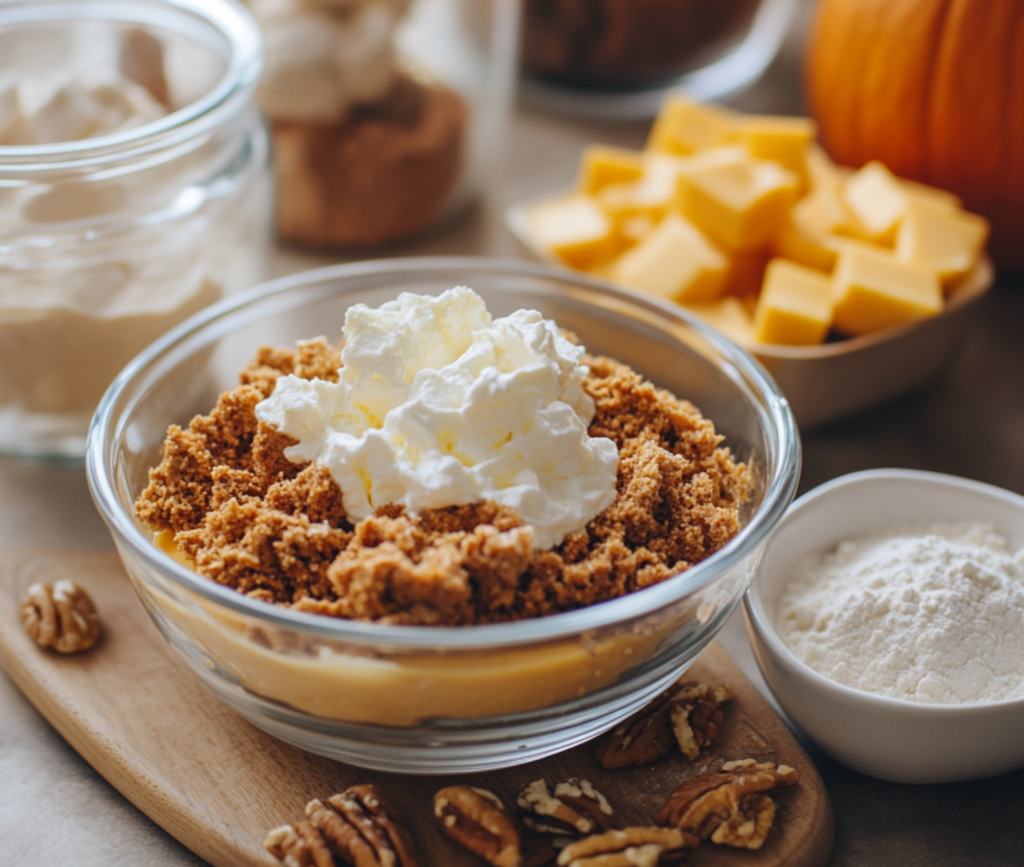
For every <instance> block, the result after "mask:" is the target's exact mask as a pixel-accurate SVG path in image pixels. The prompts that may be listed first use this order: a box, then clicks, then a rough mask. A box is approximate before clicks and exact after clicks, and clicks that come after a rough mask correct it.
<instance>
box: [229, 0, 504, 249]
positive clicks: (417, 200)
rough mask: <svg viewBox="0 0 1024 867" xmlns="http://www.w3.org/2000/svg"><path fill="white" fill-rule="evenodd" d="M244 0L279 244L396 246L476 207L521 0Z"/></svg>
mask: <svg viewBox="0 0 1024 867" xmlns="http://www.w3.org/2000/svg"><path fill="white" fill-rule="evenodd" d="M248 3H249V8H250V9H251V10H252V12H253V14H254V15H255V17H256V20H257V21H258V22H259V24H260V27H261V29H262V31H263V35H264V41H265V45H266V68H265V70H264V75H263V79H262V81H261V83H260V86H259V90H258V94H257V98H258V101H259V103H260V105H261V107H262V108H263V110H264V112H265V113H266V115H267V116H268V118H269V119H270V123H271V129H272V132H273V142H274V160H275V168H276V172H277V204H278V209H277V224H278V234H279V236H280V237H281V238H282V239H283V240H285V241H287V242H289V243H293V244H298V245H301V246H305V247H311V248H322V247H333V248H342V249H365V248H368V247H377V246H380V245H385V244H392V243H394V242H398V241H403V240H406V239H409V238H412V237H415V236H417V235H420V234H422V233H424V232H426V231H428V230H429V229H431V228H432V227H434V226H436V225H437V224H438V223H439V222H443V221H445V220H446V219H447V218H449V217H451V216H452V215H454V214H455V213H457V212H458V211H460V210H461V209H463V208H464V206H465V205H466V204H468V203H469V201H471V199H472V198H473V196H474V194H475V193H476V192H478V191H479V189H480V188H481V186H482V184H483V182H484V181H485V180H486V178H487V176H488V174H490V173H491V172H493V171H494V166H495V163H496V157H497V156H498V154H499V152H500V150H501V144H502V142H503V140H504V131H505V124H506V122H507V118H508V114H509V110H510V105H511V97H512V93H513V89H514V84H515V72H516V58H517V50H518V32H519V0H248Z"/></svg>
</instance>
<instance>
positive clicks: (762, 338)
mask: <svg viewBox="0 0 1024 867" xmlns="http://www.w3.org/2000/svg"><path fill="white" fill-rule="evenodd" d="M832 304H833V297H832V281H831V280H830V279H829V277H828V275H826V274H823V273H822V272H821V271H818V270H815V269H813V268H805V267H804V266H803V265H797V264H795V263H793V262H787V261H786V260H785V259H772V261H771V262H769V263H768V268H767V270H766V271H765V275H764V286H763V287H762V289H761V296H760V297H759V298H758V300H757V308H756V310H755V312H754V339H755V340H756V341H757V342H758V343H783V344H787V345H789V346H814V345H816V344H818V343H821V342H822V341H823V340H824V339H825V335H826V334H828V329H829V326H830V325H831V323H832Z"/></svg>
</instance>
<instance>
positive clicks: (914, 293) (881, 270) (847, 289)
mask: <svg viewBox="0 0 1024 867" xmlns="http://www.w3.org/2000/svg"><path fill="white" fill-rule="evenodd" d="M832 291H833V295H834V301H835V308H834V311H833V320H832V324H833V325H834V327H835V328H837V329H838V330H839V331H843V332H845V333H846V334H854V335H857V334H868V333H870V332H872V331H878V330H879V329H882V328H888V327H890V326H893V325H902V324H904V323H907V322H913V321H915V320H918V319H926V318H927V317H929V316H935V315H936V314H938V313H941V312H942V286H941V284H940V283H939V278H938V276H937V275H936V274H935V273H934V272H932V271H926V270H924V269H922V268H918V267H916V266H914V265H908V264H905V263H903V262H899V261H897V260H896V257H895V256H894V255H893V254H892V253H891V252H889V251H886V250H880V249H877V248H873V247H871V246H870V245H868V244H860V243H856V242H848V243H846V244H844V245H843V246H842V248H841V250H840V252H839V258H838V260H837V262H836V270H835V273H834V274H833V275H832Z"/></svg>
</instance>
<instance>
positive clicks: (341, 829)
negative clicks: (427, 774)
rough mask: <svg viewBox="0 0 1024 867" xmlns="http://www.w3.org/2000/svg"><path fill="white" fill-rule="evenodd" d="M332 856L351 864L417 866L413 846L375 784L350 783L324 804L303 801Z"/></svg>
mask: <svg viewBox="0 0 1024 867" xmlns="http://www.w3.org/2000/svg"><path fill="white" fill-rule="evenodd" d="M306 816H307V817H308V818H309V820H310V821H311V822H312V823H313V824H314V825H316V827H317V828H318V829H319V831H320V833H321V834H322V835H323V837H324V841H325V842H326V843H327V847H328V848H329V849H330V850H331V852H332V853H333V854H335V855H338V856H339V857H341V858H344V859H345V862H346V863H348V864H354V865H355V867H417V859H416V856H415V854H414V850H413V846H412V844H411V843H410V842H409V840H408V838H407V837H406V836H405V833H404V832H403V831H402V829H401V827H400V826H399V824H398V822H396V821H395V819H394V810H392V809H391V808H390V807H389V806H388V804H387V803H386V802H385V801H384V798H383V797H382V796H381V793H380V792H379V791H378V789H377V787H376V786H370V785H364V786H352V787H350V788H348V789H346V790H345V791H344V792H342V793H341V794H339V795H331V796H330V797H329V798H328V799H327V802H326V803H324V802H322V801H319V800H317V799H313V800H312V801H310V802H309V803H308V804H306Z"/></svg>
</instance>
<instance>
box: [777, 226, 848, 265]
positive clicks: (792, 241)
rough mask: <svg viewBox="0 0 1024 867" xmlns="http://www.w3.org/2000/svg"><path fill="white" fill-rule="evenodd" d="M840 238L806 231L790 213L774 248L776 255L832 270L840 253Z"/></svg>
mask: <svg viewBox="0 0 1024 867" xmlns="http://www.w3.org/2000/svg"><path fill="white" fill-rule="evenodd" d="M838 240H839V239H837V238H835V237H833V236H831V235H820V234H818V233H816V232H808V231H805V230H804V228H803V227H802V226H801V225H800V224H798V223H797V222H796V221H795V220H794V219H793V216H792V213H791V214H790V218H789V219H788V220H787V221H786V222H785V223H783V225H782V228H781V229H780V230H779V234H778V235H777V236H776V238H775V243H774V244H773V247H772V249H773V250H774V252H775V255H776V256H781V257H782V258H783V259H791V260H792V261H794V262H797V263H799V264H801V265H806V266H807V267H808V268H816V269H818V270H819V271H831V270H832V269H833V268H834V267H835V265H836V256H838V254H839V243H837V241H838Z"/></svg>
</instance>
